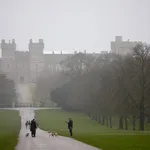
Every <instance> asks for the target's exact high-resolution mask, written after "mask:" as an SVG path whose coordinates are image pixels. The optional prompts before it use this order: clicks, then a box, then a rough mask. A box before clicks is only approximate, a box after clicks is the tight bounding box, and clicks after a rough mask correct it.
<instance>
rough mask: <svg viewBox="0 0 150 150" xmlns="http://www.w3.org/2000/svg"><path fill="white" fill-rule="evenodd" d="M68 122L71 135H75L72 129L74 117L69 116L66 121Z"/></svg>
mask: <svg viewBox="0 0 150 150" xmlns="http://www.w3.org/2000/svg"><path fill="white" fill-rule="evenodd" d="M66 123H67V124H68V129H69V133H70V136H72V135H73V133H72V129H73V121H72V119H71V118H69V120H68V121H66Z"/></svg>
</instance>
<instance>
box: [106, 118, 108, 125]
mask: <svg viewBox="0 0 150 150" xmlns="http://www.w3.org/2000/svg"><path fill="white" fill-rule="evenodd" d="M106 126H107V127H108V117H106Z"/></svg>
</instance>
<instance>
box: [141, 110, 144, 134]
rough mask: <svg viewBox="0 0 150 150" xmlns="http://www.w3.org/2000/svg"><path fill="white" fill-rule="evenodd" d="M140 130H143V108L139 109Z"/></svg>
mask: <svg viewBox="0 0 150 150" xmlns="http://www.w3.org/2000/svg"><path fill="white" fill-rule="evenodd" d="M140 130H141V131H144V109H143V108H142V109H141V110H140Z"/></svg>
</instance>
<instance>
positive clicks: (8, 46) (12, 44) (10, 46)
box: [1, 39, 16, 51]
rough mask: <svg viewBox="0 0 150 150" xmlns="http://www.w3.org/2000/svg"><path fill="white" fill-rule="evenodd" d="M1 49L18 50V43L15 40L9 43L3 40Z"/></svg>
mask: <svg viewBox="0 0 150 150" xmlns="http://www.w3.org/2000/svg"><path fill="white" fill-rule="evenodd" d="M1 49H2V50H14V51H15V50H16V43H15V40H14V39H13V40H12V41H9V42H8V43H6V42H5V40H4V39H3V40H2V41H1Z"/></svg>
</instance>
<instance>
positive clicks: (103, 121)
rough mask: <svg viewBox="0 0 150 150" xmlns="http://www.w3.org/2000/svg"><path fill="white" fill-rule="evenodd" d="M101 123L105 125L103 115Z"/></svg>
mask: <svg viewBox="0 0 150 150" xmlns="http://www.w3.org/2000/svg"><path fill="white" fill-rule="evenodd" d="M102 125H105V116H102Z"/></svg>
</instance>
